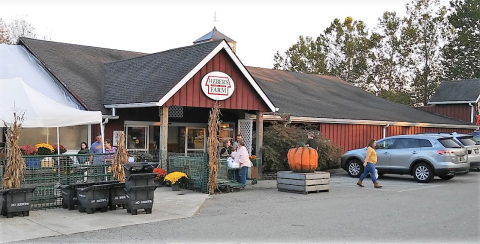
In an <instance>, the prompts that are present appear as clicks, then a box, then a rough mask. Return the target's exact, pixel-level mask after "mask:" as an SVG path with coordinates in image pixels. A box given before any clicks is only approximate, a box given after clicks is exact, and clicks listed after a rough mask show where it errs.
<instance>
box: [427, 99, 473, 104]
mask: <svg viewBox="0 0 480 244" xmlns="http://www.w3.org/2000/svg"><path fill="white" fill-rule="evenodd" d="M477 102H478V99H477V101H443V102H429V103H427V104H428V105H435V104H472V103H477Z"/></svg>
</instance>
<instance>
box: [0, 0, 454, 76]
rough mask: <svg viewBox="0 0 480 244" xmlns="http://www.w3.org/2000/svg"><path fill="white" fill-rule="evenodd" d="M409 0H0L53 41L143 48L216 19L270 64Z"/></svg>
mask: <svg viewBox="0 0 480 244" xmlns="http://www.w3.org/2000/svg"><path fill="white" fill-rule="evenodd" d="M410 2H411V0H295V1H292V0H291V1H284V0H277V1H275V0H256V1H254V0H239V1H231V0H230V1H224V0H223V1H221V0H215V1H214V0H204V1H201V0H176V1H163V0H156V1H154V0H135V1H124V0H117V1H112V0H109V1H106V0H103V1H102V0H97V1H93V0H84V1H77V0H68V1H64V0H56V1H53V0H42V1H38V0H0V18H2V19H3V20H5V21H7V22H8V21H11V20H12V19H18V18H23V19H26V20H27V21H28V22H30V23H31V24H32V25H33V27H35V29H36V31H37V33H38V34H39V36H40V37H43V36H47V37H48V39H49V40H51V41H56V42H64V43H71V44H79V45H87V46H95V47H103V48H111V49H119V50H126V51H136V52H143V53H156V52H161V51H165V50H168V49H173V48H178V47H183V46H188V45H192V44H193V41H195V40H196V39H198V38H200V37H202V36H203V35H204V34H206V33H208V32H210V31H211V30H212V29H213V27H214V26H215V27H216V28H217V30H218V31H220V32H222V33H223V34H225V35H226V36H228V37H230V38H232V39H233V40H235V41H236V42H237V56H238V57H239V58H240V60H241V61H242V63H243V64H244V65H246V66H254V67H263V68H272V67H273V57H274V54H275V53H276V52H277V51H279V52H280V53H282V54H283V53H284V51H285V50H287V49H288V48H289V47H290V46H291V45H293V44H294V43H296V41H297V40H298V37H299V36H300V35H303V36H311V37H317V36H318V35H319V34H320V33H321V32H322V31H323V30H324V29H325V28H327V27H328V26H329V25H330V23H331V22H332V21H333V20H334V19H335V18H339V19H341V20H344V19H345V18H346V17H347V16H351V17H353V19H354V20H363V21H364V22H365V23H366V24H367V27H368V28H369V29H370V30H371V29H372V28H373V27H375V26H376V25H377V22H378V18H379V17H381V16H382V14H383V13H384V12H385V11H395V12H396V13H397V14H398V15H399V16H405V12H406V9H405V5H406V4H407V3H410ZM440 3H441V5H446V6H448V0H441V1H440ZM215 17H216V18H215ZM215 19H216V21H215Z"/></svg>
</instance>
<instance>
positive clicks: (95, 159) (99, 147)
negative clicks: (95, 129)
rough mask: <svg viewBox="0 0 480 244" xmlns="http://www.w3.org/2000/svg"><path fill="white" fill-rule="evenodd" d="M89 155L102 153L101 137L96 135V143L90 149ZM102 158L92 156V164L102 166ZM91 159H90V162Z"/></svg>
mask: <svg viewBox="0 0 480 244" xmlns="http://www.w3.org/2000/svg"><path fill="white" fill-rule="evenodd" d="M90 153H103V144H102V135H100V134H97V141H95V142H94V143H93V144H92V146H91V147H90ZM102 159H103V157H102V156H93V164H102V163H103V160H102ZM91 160H92V159H90V161H91Z"/></svg>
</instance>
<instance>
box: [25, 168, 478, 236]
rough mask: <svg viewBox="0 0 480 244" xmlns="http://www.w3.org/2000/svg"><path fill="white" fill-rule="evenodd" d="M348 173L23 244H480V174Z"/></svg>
mask: <svg viewBox="0 0 480 244" xmlns="http://www.w3.org/2000/svg"><path fill="white" fill-rule="evenodd" d="M356 181H357V179H354V178H350V177H348V176H347V175H346V173H339V174H336V175H332V177H331V182H330V191H329V192H321V193H311V194H308V195H303V194H296V193H286V192H279V191H278V190H277V189H276V182H275V181H259V183H258V184H257V185H253V186H252V185H249V186H248V187H247V188H246V189H245V190H241V191H239V192H234V193H223V194H217V195H214V196H213V197H212V198H210V199H207V200H206V201H205V202H204V204H203V205H202V207H201V208H200V209H199V211H198V213H197V214H196V215H195V216H194V217H191V218H184V219H175V220H166V221H159V222H154V223H147V224H138V225H132V226H126V227H119V228H112V229H107V230H98V231H90V232H83V233H77V234H71V235H62V236H57V237H48V238H40V239H33V240H28V241H25V243H65V242H70V243H85V242H89V243H145V242H154V243H212V242H216V243H272V242H273V243H318V242H324V243H478V242H480V235H479V229H480V224H479V223H480V217H479V213H480V207H479V206H480V205H479V202H480V201H479V200H480V199H479V195H480V184H479V183H480V172H471V173H469V174H466V175H460V176H456V177H455V178H453V179H452V180H449V181H444V180H441V179H438V178H435V179H434V181H433V182H431V183H428V184H419V183H417V182H416V181H414V180H413V177H411V176H400V175H391V176H388V175H385V176H384V177H382V178H380V179H379V182H380V183H381V184H382V185H383V188H382V189H375V188H373V184H372V182H371V181H370V179H368V178H367V179H366V180H365V181H364V185H365V187H363V188H360V187H358V186H356V185H355V183H356Z"/></svg>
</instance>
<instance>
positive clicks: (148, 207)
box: [127, 186, 157, 215]
mask: <svg viewBox="0 0 480 244" xmlns="http://www.w3.org/2000/svg"><path fill="white" fill-rule="evenodd" d="M156 188H157V186H132V187H131V188H130V189H128V190H127V213H131V214H132V215H137V210H138V209H145V212H146V213H147V214H151V213H152V207H153V197H154V192H155V189H156Z"/></svg>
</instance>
